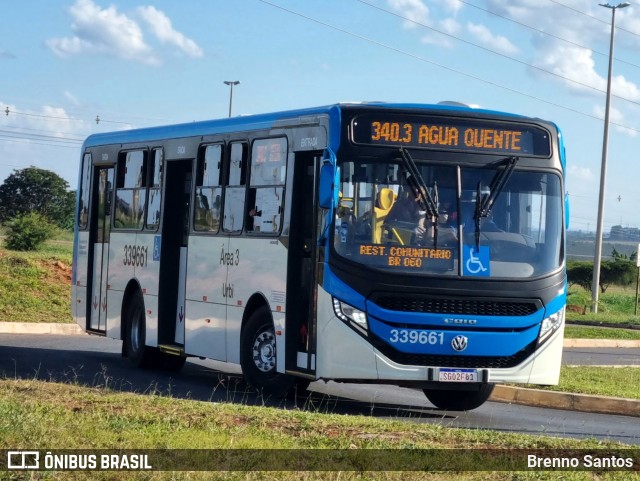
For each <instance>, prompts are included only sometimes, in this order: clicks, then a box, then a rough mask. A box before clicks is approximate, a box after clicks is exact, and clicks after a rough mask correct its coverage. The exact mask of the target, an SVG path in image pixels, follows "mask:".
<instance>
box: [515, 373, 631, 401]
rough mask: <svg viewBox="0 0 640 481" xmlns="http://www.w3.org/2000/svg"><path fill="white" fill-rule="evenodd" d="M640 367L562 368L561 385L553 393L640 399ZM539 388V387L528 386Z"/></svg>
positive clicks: (554, 388) (546, 387) (553, 387)
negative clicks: (639, 387)
mask: <svg viewBox="0 0 640 481" xmlns="http://www.w3.org/2000/svg"><path fill="white" fill-rule="evenodd" d="M638 386H640V367H620V368H612V367H591V366H562V370H561V371H560V383H559V384H558V385H557V386H545V387H544V388H543V389H547V390H551V391H561V392H571V393H577V394H593V395H598V396H613V397H621V398H626V399H640V389H638ZM527 387H533V388H539V386H527Z"/></svg>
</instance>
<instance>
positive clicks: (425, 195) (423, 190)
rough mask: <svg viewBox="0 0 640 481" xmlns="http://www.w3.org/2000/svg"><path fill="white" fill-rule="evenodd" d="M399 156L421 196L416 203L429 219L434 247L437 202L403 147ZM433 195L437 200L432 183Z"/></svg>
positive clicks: (436, 227)
mask: <svg viewBox="0 0 640 481" xmlns="http://www.w3.org/2000/svg"><path fill="white" fill-rule="evenodd" d="M400 155H402V160H403V161H404V164H405V167H406V169H407V172H409V175H410V176H411V177H413V178H414V179H415V182H416V187H417V188H418V191H419V192H420V194H422V195H421V196H420V197H421V198H420V199H418V202H419V204H420V209H421V210H424V211H426V213H427V215H428V216H430V217H431V225H432V227H433V238H434V246H437V241H438V204H437V200H435V201H434V200H433V197H432V196H431V194H430V193H429V188H428V187H427V184H426V182H425V181H424V178H423V177H422V174H421V173H420V170H419V169H418V166H417V165H416V163H415V161H414V160H413V158H412V157H411V155H410V154H409V152H408V151H407V150H405V149H404V147H400ZM433 188H434V193H435V196H436V198H437V196H438V185H437V184H436V183H434V187H433Z"/></svg>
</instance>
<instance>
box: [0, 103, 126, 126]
mask: <svg viewBox="0 0 640 481" xmlns="http://www.w3.org/2000/svg"><path fill="white" fill-rule="evenodd" d="M2 112H3V113H4V114H5V116H6V117H8V116H9V115H23V116H25V117H37V118H41V119H50V120H65V121H67V122H68V121H71V120H75V121H79V122H87V121H86V120H85V119H80V118H77V117H60V116H56V115H44V114H32V113H27V112H19V111H17V110H12V109H10V108H9V106H8V105H7V106H6V107H5V109H4V110H3V111H2ZM93 121H94V122H95V123H96V124H97V123H100V122H102V123H106V124H121V125H131V124H130V123H129V122H120V121H118V120H106V119H102V118H100V116H99V115H96V118H95V119H94V120H93Z"/></svg>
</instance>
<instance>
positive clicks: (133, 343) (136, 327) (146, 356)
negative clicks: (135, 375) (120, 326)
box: [124, 291, 153, 367]
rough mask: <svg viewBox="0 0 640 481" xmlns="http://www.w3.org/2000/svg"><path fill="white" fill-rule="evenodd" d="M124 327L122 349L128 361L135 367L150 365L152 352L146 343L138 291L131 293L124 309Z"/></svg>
mask: <svg viewBox="0 0 640 481" xmlns="http://www.w3.org/2000/svg"><path fill="white" fill-rule="evenodd" d="M125 328H126V331H125V338H124V351H125V354H126V356H127V358H128V359H129V362H131V364H133V365H134V366H136V367H148V366H150V365H151V361H152V358H153V352H152V349H151V348H150V347H148V346H147V345H146V316H145V312H144V299H143V298H142V294H141V293H140V291H138V292H137V293H136V294H134V295H133V297H132V298H131V300H130V301H129V305H128V306H127V308H126V310H125Z"/></svg>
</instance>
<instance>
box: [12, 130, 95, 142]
mask: <svg viewBox="0 0 640 481" xmlns="http://www.w3.org/2000/svg"><path fill="white" fill-rule="evenodd" d="M0 134H2V136H3V137H9V138H16V139H34V140H41V139H52V140H53V141H54V142H65V143H74V144H82V142H83V140H82V139H74V138H71V137H60V136H57V135H44V134H32V133H29V132H14V131H11V130H2V129H0ZM6 134H11V135H6ZM17 134H18V135H17Z"/></svg>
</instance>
